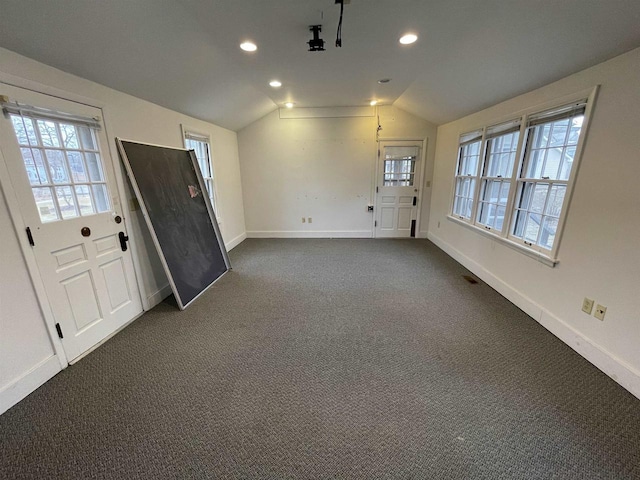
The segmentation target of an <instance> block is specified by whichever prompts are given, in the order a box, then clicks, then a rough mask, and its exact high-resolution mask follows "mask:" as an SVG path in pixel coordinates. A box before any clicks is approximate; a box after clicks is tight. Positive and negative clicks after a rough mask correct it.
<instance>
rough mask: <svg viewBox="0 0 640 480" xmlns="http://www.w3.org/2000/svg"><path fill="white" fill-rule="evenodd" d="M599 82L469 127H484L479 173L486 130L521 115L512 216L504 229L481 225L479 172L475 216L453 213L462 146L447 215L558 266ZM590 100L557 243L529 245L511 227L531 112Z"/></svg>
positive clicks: (510, 205) (509, 211)
mask: <svg viewBox="0 0 640 480" xmlns="http://www.w3.org/2000/svg"><path fill="white" fill-rule="evenodd" d="M599 87H600V86H599V85H596V86H595V87H593V88H590V89H586V90H582V91H580V92H576V93H574V94H571V95H567V96H564V97H561V98H558V99H556V100H553V101H549V102H545V103H543V104H539V105H536V106H534V107H530V108H526V109H523V110H520V111H519V112H516V113H513V114H511V115H505V116H503V117H501V118H499V119H498V120H496V121H492V122H491V123H490V124H488V125H486V126H482V127H476V128H469V129H466V130H465V132H472V131H477V130H482V131H483V134H482V145H481V148H480V150H481V155H482V156H481V162H480V163H481V165H480V167H479V168H478V170H479V172H481V171H482V170H483V169H484V161H485V152H486V138H485V137H486V129H487V128H488V127H490V126H493V125H499V124H501V123H505V122H508V121H510V120H514V119H516V118H518V117H520V118H521V123H520V138H519V139H518V150H517V153H516V160H515V162H514V167H513V168H514V171H513V175H512V178H511V188H510V190H509V199H508V202H507V208H506V213H507V214H508V215H505V220H504V225H503V229H502V232H499V231H496V230H493V229H490V228H486V227H485V226H484V225H481V224H478V223H477V208H478V203H479V194H480V181H481V177H480V174H478V175H476V191H475V196H474V202H473V203H474V205H473V210H472V212H471V219H466V218H464V217H460V216H459V215H456V214H454V213H453V206H454V201H455V183H456V176H457V169H458V161H459V147H458V149H457V152H458V159H457V160H456V164H455V166H454V168H455V171H454V175H453V176H452V177H453V186H452V194H451V203H450V207H449V214H448V215H447V218H448V219H449V220H451V221H452V222H454V223H456V224H458V225H463V226H465V227H467V228H469V229H471V230H473V231H475V232H478V233H481V234H483V235H485V236H487V237H489V238H491V239H493V240H496V241H498V242H500V243H502V244H504V245H507V246H509V247H511V248H514V249H515V250H517V251H519V252H521V253H523V254H525V255H527V256H529V257H532V258H535V259H537V260H538V261H540V262H541V263H543V264H545V265H548V266H550V267H553V266H555V265H557V264H558V263H559V262H560V260H559V258H558V250H559V248H560V244H561V242H562V237H563V233H564V226H565V223H566V219H567V213H568V211H569V208H570V204H571V198H572V197H573V189H574V184H575V181H576V177H577V174H578V170H579V169H580V163H581V160H582V153H583V150H584V143H585V141H586V138H587V136H588V130H589V125H590V123H591V114H592V111H593V108H594V105H595V102H596V97H597V94H598V90H599ZM585 98H586V99H587V105H586V108H585V113H584V121H583V124H582V131H581V133H580V139H579V141H578V144H577V146H576V154H575V157H574V165H573V168H572V169H571V174H570V176H569V180H568V182H567V193H566V195H565V198H564V201H563V203H562V211H561V214H560V218H559V220H558V227H557V230H556V232H557V233H556V239H555V241H554V245H553V248H552V249H551V250H547V249H545V248H543V247H540V246H537V245H529V244H528V242H525V241H524V240H523V239H520V238H517V237H513V235H511V229H512V225H513V221H514V213H513V210H514V204H515V201H516V195H517V190H518V188H517V187H518V177H519V175H518V173H519V168H520V166H521V165H522V162H523V161H524V153H525V152H524V145H525V140H526V138H525V137H526V128H527V123H528V118H529V116H530V115H533V114H535V113H538V112H541V111H543V110H549V109H552V108H554V107H559V106H562V105H566V104H570V103H572V102H577V101H580V100H584V99H585ZM465 132H460V134H459V135H458V138H460V137H461V136H462V135H464V133H465Z"/></svg>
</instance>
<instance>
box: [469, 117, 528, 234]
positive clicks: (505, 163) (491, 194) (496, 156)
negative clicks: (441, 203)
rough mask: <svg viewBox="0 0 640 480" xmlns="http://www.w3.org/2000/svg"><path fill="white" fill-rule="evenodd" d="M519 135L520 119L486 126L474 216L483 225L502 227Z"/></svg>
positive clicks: (489, 227) (498, 229) (499, 229)
mask: <svg viewBox="0 0 640 480" xmlns="http://www.w3.org/2000/svg"><path fill="white" fill-rule="evenodd" d="M519 138H520V120H515V121H511V122H508V123H504V124H501V125H497V126H495V127H489V128H487V132H486V147H485V148H486V152H485V161H484V168H483V173H482V178H481V186H480V204H479V206H478V218H477V223H478V224H480V225H482V226H484V227H485V228H487V229H495V230H497V231H499V232H501V231H502V229H503V227H504V218H505V214H506V210H507V202H508V200H509V190H510V189H511V179H512V178H513V174H514V172H513V167H514V165H515V159H516V152H517V149H518V139H519Z"/></svg>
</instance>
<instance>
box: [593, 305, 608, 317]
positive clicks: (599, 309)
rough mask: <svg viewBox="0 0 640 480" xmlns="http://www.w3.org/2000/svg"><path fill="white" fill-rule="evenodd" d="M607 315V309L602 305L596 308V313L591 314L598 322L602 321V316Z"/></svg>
mask: <svg viewBox="0 0 640 480" xmlns="http://www.w3.org/2000/svg"><path fill="white" fill-rule="evenodd" d="M605 313H607V307H605V306H604V305H598V306H596V312H595V313H594V314H593V316H594V317H596V318H597V319H598V320H604V315H605Z"/></svg>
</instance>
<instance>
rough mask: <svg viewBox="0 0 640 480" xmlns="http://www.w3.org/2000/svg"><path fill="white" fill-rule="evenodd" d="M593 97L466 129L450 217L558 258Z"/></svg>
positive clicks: (550, 257)
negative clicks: (481, 126) (560, 240)
mask: <svg viewBox="0 0 640 480" xmlns="http://www.w3.org/2000/svg"><path fill="white" fill-rule="evenodd" d="M594 96H595V90H594V92H593V93H592V95H591V96H590V97H589V98H583V99H580V100H577V101H575V102H571V103H569V104H564V105H561V106H558V107H554V108H550V109H546V110H542V111H533V112H532V113H528V114H525V115H522V116H521V117H518V118H514V119H512V120H509V121H507V122H503V123H500V124H498V125H492V126H488V127H484V128H482V129H478V130H474V131H472V132H469V133H465V134H463V135H461V136H460V142H459V147H458V163H457V167H456V175H455V186H454V192H453V201H452V206H451V217H452V218H454V219H457V220H458V221H461V222H464V223H466V224H469V225H472V226H474V227H477V228H481V229H482V230H483V231H485V232H488V233H489V234H490V235H495V236H497V237H500V238H502V239H504V240H506V241H508V243H510V244H513V245H515V246H519V247H521V248H522V249H524V250H529V251H533V252H537V255H538V256H542V257H544V258H547V259H548V260H550V261H551V263H552V264H554V263H555V261H556V260H555V257H556V253H557V250H558V244H559V238H560V234H561V230H562V224H563V222H564V217H565V216H566V212H567V209H568V199H569V197H570V190H571V188H572V184H573V178H574V177H575V171H576V169H577V165H578V161H579V156H580V149H581V145H582V143H583V139H582V137H583V136H584V133H583V132H584V130H585V128H586V122H587V118H588V115H587V109H588V105H589V102H591V101H592V98H593V97H594Z"/></svg>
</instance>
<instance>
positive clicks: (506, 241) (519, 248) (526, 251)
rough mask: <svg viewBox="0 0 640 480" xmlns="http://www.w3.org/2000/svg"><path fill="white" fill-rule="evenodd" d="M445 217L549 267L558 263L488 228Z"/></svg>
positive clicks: (449, 216)
mask: <svg viewBox="0 0 640 480" xmlns="http://www.w3.org/2000/svg"><path fill="white" fill-rule="evenodd" d="M447 219H449V220H450V221H452V222H453V223H457V224H458V225H462V226H463V227H467V228H468V229H469V230H473V231H474V232H477V233H480V234H482V235H484V236H485V237H489V238H491V239H492V240H495V241H497V242H498V243H501V244H503V245H506V246H507V247H510V248H513V249H514V250H517V251H518V252H520V253H523V254H524V255H526V256H528V257H531V258H534V259H536V260H538V261H539V262H540V263H543V264H545V265H547V266H549V267H555V266H556V265H557V264H558V263H560V261H559V260H558V259H553V258H551V257H548V256H547V255H544V254H543V253H540V252H537V251H535V250H531V249H530V248H527V247H525V246H524V245H520V244H518V243H515V242H513V241H511V240H509V239H507V238H504V237H501V236H499V235H496V234H495V233H492V232H491V231H490V230H486V229H484V228H480V227H477V226H475V225H471V224H470V223H467V222H465V221H464V220H460V219H459V218H456V217H453V216H451V215H447Z"/></svg>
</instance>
